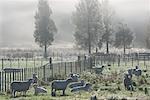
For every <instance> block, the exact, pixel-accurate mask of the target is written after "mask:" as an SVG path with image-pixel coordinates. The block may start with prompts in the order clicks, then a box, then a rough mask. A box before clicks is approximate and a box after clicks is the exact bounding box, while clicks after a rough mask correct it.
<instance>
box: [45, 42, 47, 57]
mask: <svg viewBox="0 0 150 100" xmlns="http://www.w3.org/2000/svg"><path fill="white" fill-rule="evenodd" d="M44 58H47V45H46V44H45V46H44Z"/></svg>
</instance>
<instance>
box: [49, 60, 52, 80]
mask: <svg viewBox="0 0 150 100" xmlns="http://www.w3.org/2000/svg"><path fill="white" fill-rule="evenodd" d="M49 66H50V70H52V79H53V64H52V58H51V57H50V58H49Z"/></svg>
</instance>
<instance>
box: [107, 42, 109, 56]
mask: <svg viewBox="0 0 150 100" xmlns="http://www.w3.org/2000/svg"><path fill="white" fill-rule="evenodd" d="M106 53H107V54H109V43H108V41H106Z"/></svg>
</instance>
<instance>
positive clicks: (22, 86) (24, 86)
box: [10, 79, 33, 97]
mask: <svg viewBox="0 0 150 100" xmlns="http://www.w3.org/2000/svg"><path fill="white" fill-rule="evenodd" d="M32 82H33V79H29V80H28V81H25V82H12V83H11V85H10V87H11V91H12V95H13V97H15V93H16V92H24V94H26V92H27V90H29V87H30V85H31V83H32Z"/></svg>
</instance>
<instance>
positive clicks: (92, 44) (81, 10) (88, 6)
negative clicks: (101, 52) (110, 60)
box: [34, 0, 150, 58]
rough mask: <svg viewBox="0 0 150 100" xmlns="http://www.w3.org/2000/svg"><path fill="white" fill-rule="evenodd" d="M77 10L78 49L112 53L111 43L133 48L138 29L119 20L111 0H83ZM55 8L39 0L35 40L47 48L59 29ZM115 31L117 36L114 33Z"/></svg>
mask: <svg viewBox="0 0 150 100" xmlns="http://www.w3.org/2000/svg"><path fill="white" fill-rule="evenodd" d="M75 8H76V10H75V11H74V12H73V13H72V23H73V25H74V37H75V40H76V45H77V47H78V48H82V49H84V50H87V51H88V53H89V54H91V53H92V52H91V51H92V50H93V49H96V50H97V51H98V49H101V48H102V47H105V48H106V53H107V54H109V48H110V46H114V47H116V48H123V50H124V54H125V53H126V49H127V48H130V47H131V44H132V42H133V40H134V38H135V36H134V32H133V31H131V29H130V28H129V27H128V25H127V24H125V23H124V22H121V21H120V22H118V21H115V16H114V15H115V11H114V10H113V9H112V7H111V6H110V4H109V1H108V0H101V1H100V0H79V2H78V4H77V5H76V7H75ZM51 15H52V10H51V8H50V6H49V4H48V2H47V0H39V3H38V9H37V11H36V14H35V31H34V37H35V42H36V43H37V44H38V45H39V46H40V47H43V48H44V57H45V58H46V57H47V48H48V47H49V46H50V45H51V44H52V42H53V41H54V35H55V34H56V33H57V28H56V25H55V23H54V21H53V20H52V18H51ZM114 34H115V35H114ZM146 43H147V47H149V46H150V45H149V44H150V35H149V37H147V38H146Z"/></svg>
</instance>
